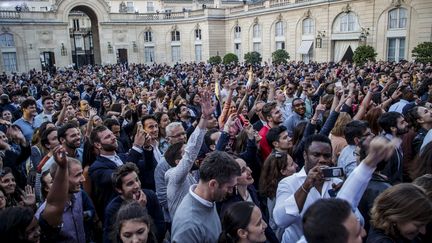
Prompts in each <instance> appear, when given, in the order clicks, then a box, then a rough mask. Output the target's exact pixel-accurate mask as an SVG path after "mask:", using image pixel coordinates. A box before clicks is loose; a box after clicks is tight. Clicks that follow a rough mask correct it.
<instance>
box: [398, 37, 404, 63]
mask: <svg viewBox="0 0 432 243" xmlns="http://www.w3.org/2000/svg"><path fill="white" fill-rule="evenodd" d="M402 59H405V38H399V60H402Z"/></svg>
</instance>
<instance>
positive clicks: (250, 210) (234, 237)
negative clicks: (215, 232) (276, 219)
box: [218, 201, 267, 243]
mask: <svg viewBox="0 0 432 243" xmlns="http://www.w3.org/2000/svg"><path fill="white" fill-rule="evenodd" d="M266 228H267V224H266V222H265V221H264V220H263V219H262V214H261V210H260V209H259V208H258V207H257V206H256V205H255V204H254V203H252V202H247V201H243V202H236V203H234V204H232V205H231V206H230V207H229V208H228V209H227V210H226V211H225V213H224V214H223V216H222V233H221V234H220V236H219V241H218V242H219V243H238V242H250V243H252V242H265V241H266V236H265V229H266Z"/></svg>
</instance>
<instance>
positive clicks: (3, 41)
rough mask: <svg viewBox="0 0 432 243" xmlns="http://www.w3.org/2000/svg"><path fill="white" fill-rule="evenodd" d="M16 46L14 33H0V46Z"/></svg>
mask: <svg viewBox="0 0 432 243" xmlns="http://www.w3.org/2000/svg"><path fill="white" fill-rule="evenodd" d="M13 46H15V42H14V38H13V35H12V34H9V33H4V34H1V35H0V47H13Z"/></svg>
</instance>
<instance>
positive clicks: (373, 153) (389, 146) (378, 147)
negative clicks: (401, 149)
mask: <svg viewBox="0 0 432 243" xmlns="http://www.w3.org/2000/svg"><path fill="white" fill-rule="evenodd" d="M399 143H401V141H400V139H396V138H395V139H393V140H391V141H390V142H389V141H388V140H387V139H386V138H383V137H375V138H374V139H372V141H371V142H370V144H369V149H368V156H367V157H366V159H364V160H363V161H364V162H365V163H366V164H367V165H369V166H371V167H376V166H377V165H378V163H379V162H381V161H383V160H387V159H389V158H390V157H391V156H392V154H393V153H394V151H395V147H396V146H397V144H399Z"/></svg>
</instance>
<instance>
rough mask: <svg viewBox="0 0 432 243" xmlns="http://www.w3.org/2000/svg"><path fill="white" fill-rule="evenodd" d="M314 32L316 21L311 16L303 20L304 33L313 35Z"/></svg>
mask: <svg viewBox="0 0 432 243" xmlns="http://www.w3.org/2000/svg"><path fill="white" fill-rule="evenodd" d="M313 32H314V22H313V20H312V19H311V18H307V19H305V20H303V35H312V34H313Z"/></svg>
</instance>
